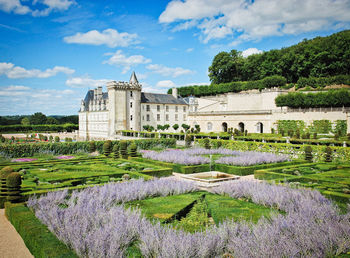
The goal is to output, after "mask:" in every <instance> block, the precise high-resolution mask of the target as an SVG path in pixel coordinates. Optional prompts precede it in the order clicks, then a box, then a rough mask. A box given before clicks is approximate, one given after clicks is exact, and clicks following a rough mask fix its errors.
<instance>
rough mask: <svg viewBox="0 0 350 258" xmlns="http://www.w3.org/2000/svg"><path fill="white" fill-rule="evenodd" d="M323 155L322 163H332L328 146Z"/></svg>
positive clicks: (330, 150) (331, 152)
mask: <svg viewBox="0 0 350 258" xmlns="http://www.w3.org/2000/svg"><path fill="white" fill-rule="evenodd" d="M324 153H325V156H324V161H325V162H332V159H333V157H332V154H333V151H332V149H331V148H330V147H329V146H327V147H326V149H325V150H324Z"/></svg>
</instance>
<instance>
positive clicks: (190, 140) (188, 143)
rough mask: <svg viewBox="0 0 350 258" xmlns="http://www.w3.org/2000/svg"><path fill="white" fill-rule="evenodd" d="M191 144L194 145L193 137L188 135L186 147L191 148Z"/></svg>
mask: <svg viewBox="0 0 350 258" xmlns="http://www.w3.org/2000/svg"><path fill="white" fill-rule="evenodd" d="M191 144H192V137H191V135H188V134H187V135H186V137H185V145H186V147H188V148H189V147H191Z"/></svg>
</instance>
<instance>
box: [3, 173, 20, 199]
mask: <svg viewBox="0 0 350 258" xmlns="http://www.w3.org/2000/svg"><path fill="white" fill-rule="evenodd" d="M21 184H22V177H21V174H20V173H18V172H12V173H11V174H9V175H8V176H7V178H6V186H7V201H9V202H11V203H18V202H21V201H22V195H21Z"/></svg>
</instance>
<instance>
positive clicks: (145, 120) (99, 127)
mask: <svg viewBox="0 0 350 258" xmlns="http://www.w3.org/2000/svg"><path fill="white" fill-rule="evenodd" d="M285 93H287V91H286V90H281V89H277V88H275V89H268V90H263V91H261V92H259V91H258V90H256V91H254V90H253V91H249V92H240V93H226V94H222V95H216V96H206V97H200V98H195V97H186V98H181V97H180V96H178V95H177V89H176V88H173V89H172V94H158V93H157V94H156V93H146V92H142V85H141V84H140V83H139V82H138V80H137V77H136V74H135V73H134V72H133V73H132V75H131V78H130V80H129V82H116V81H111V82H108V83H107V92H102V87H101V86H100V87H98V88H96V89H94V90H89V91H88V92H87V94H86V97H85V99H84V100H82V101H81V107H80V111H79V138H80V139H85V140H86V139H114V138H115V137H116V135H117V133H118V131H121V130H134V131H141V130H143V126H145V125H149V126H153V127H154V128H157V125H165V124H168V125H170V127H169V129H168V131H169V132H174V129H173V128H172V126H173V125H174V124H178V125H179V126H180V128H181V125H182V124H188V125H190V126H191V127H194V126H195V125H199V126H200V128H201V131H202V132H222V131H227V130H228V128H237V129H239V130H241V131H244V130H247V131H248V132H250V133H269V132H271V128H275V129H276V122H277V121H278V120H303V121H304V122H305V123H306V124H307V125H308V124H311V123H312V121H314V120H330V121H331V122H335V121H336V120H346V121H347V128H348V129H347V130H348V133H350V109H349V108H313V109H290V108H286V107H283V108H279V107H277V106H276V105H275V98H276V97H277V96H278V95H279V94H285ZM178 131H180V129H178Z"/></svg>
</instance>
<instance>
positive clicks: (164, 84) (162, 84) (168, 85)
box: [156, 80, 176, 88]
mask: <svg viewBox="0 0 350 258" xmlns="http://www.w3.org/2000/svg"><path fill="white" fill-rule="evenodd" d="M156 87H159V88H172V87H176V84H175V83H174V82H173V81H171V80H164V81H159V82H157V84H156Z"/></svg>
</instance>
